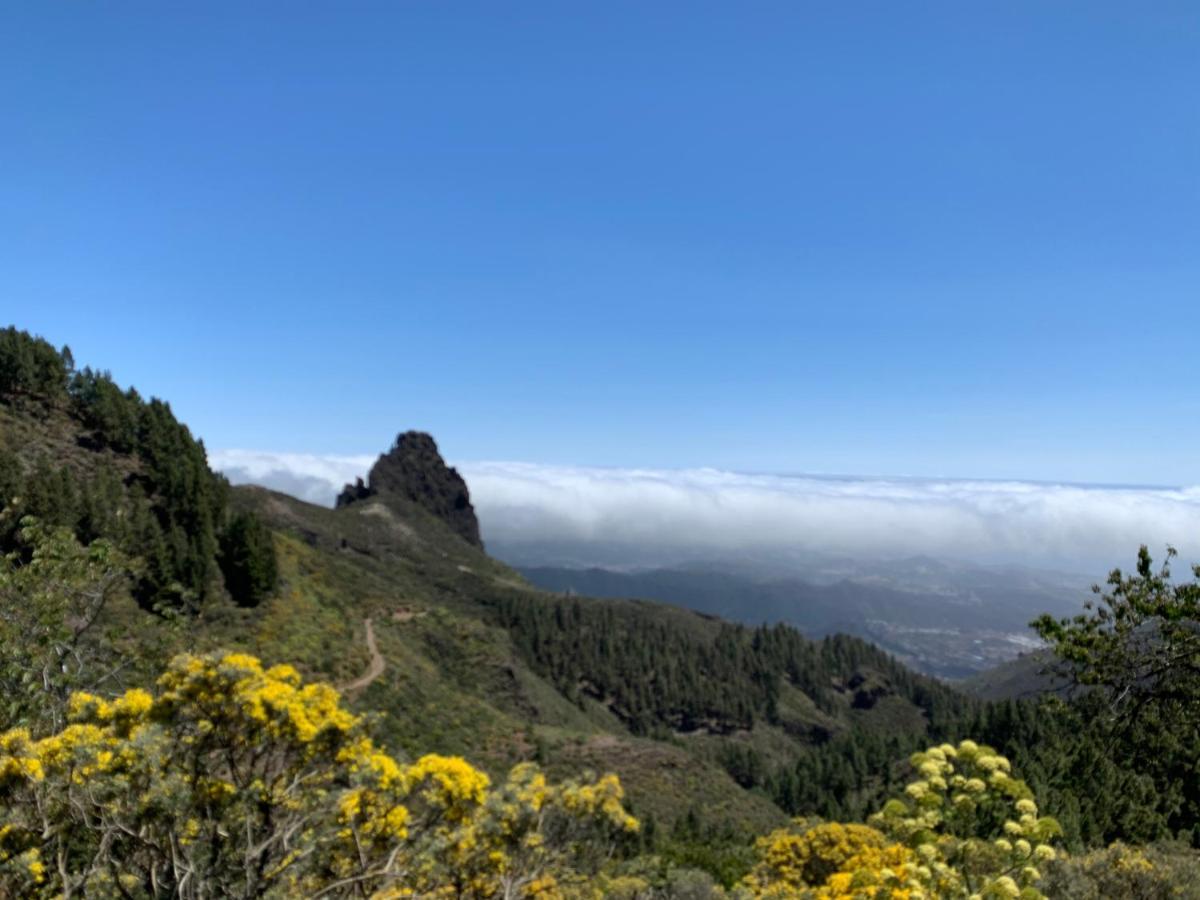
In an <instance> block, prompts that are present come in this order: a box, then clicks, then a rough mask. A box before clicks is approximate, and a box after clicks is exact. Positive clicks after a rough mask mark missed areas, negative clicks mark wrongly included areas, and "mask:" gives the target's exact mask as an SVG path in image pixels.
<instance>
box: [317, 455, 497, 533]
mask: <svg viewBox="0 0 1200 900" xmlns="http://www.w3.org/2000/svg"><path fill="white" fill-rule="evenodd" d="M374 496H379V497H381V498H382V499H384V500H386V499H387V498H388V497H389V496H391V497H402V498H404V499H405V500H409V501H411V502H413V503H416V504H417V505H419V506H421V507H422V508H424V509H426V510H428V511H429V512H431V513H433V514H434V515H435V516H437V517H438V518H439V519H441V520H442V521H444V522H445V523H446V524H448V525H449V526H450V527H451V528H452V529H454V531H455V532H456V533H457V534H458V535H460V536H461V537H462V538H463V539H464V540H466V541H467V542H468V543H471V544H474V545H475V546H476V547H482V546H483V541H482V540H481V539H480V537H479V520H478V519H476V518H475V508H474V507H473V506H471V496H470V494H469V493H468V492H467V483H466V482H465V481H463V478H462V476H461V475H459V474H458V471H457V470H456V469H452V468H450V467H449V466H447V465H446V462H445V460H443V459H442V455H441V454H440V453H439V452H438V448H437V444H436V443H434V440H433V438H432V437H430V436H429V435H428V434H425V433H424V432H421V431H406V432H405V433H404V434H402V435H400V436H399V437H397V438H396V443H395V444H393V445H392V449H391V450H389V451H388V452H387V453H385V454H383V455H382V456H381V457H379V459H377V460H376V461H375V465H374V466H372V467H371V471H370V473H369V474H368V475H367V483H366V484H365V485H364V484H363V481H362V479H361V478H359V479H357V482H356V483H355V484H348V485H346V487H345V488H344V489H343V490H342V493H341V494H340V495H339V496H338V498H337V505H338V507H339V508H340V507H343V506H349V505H350V504H352V503H355V502H357V501H359V500H365V499H366V498H368V497H374Z"/></svg>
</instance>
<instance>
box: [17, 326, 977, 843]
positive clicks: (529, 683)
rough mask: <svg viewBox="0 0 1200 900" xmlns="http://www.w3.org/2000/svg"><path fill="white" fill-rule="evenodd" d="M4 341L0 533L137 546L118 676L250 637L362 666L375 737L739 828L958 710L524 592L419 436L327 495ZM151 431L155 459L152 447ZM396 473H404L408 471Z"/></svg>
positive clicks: (796, 643) (881, 666) (787, 658)
mask: <svg viewBox="0 0 1200 900" xmlns="http://www.w3.org/2000/svg"><path fill="white" fill-rule="evenodd" d="M4 340H5V341H6V343H5V345H4V347H5V348H6V349H5V351H4V352H5V353H7V358H9V359H11V360H14V361H13V362H12V363H10V364H8V365H7V368H6V369H5V370H4V374H3V375H0V379H6V380H0V400H2V402H0V454H3V457H2V458H3V459H4V460H5V463H4V465H5V467H6V468H5V472H6V473H7V474H6V476H5V477H6V478H7V479H8V481H7V482H6V494H7V496H8V497H9V498H10V502H9V504H8V508H7V510H6V513H5V516H6V521H7V522H8V523H9V524H8V528H9V531H8V537H7V540H8V542H9V544H10V545H13V543H14V537H13V534H14V530H15V522H16V520H17V519H18V518H19V516H21V515H23V514H32V515H35V516H38V517H39V518H41V519H42V520H43V521H46V522H48V523H52V524H63V525H68V526H70V527H72V528H73V529H74V530H75V531H76V533H77V534H78V535H79V537H80V539H81V540H83V541H87V540H90V539H92V538H94V537H109V538H113V539H114V540H116V541H117V543H118V544H119V545H120V546H121V547H122V548H123V549H124V550H125V551H126V552H127V553H128V554H129V555H130V556H131V557H133V558H135V560H137V562H136V564H135V569H136V571H137V572H138V573H139V574H138V575H137V576H136V577H135V578H133V579H132V580H131V581H130V590H129V592H128V593H127V595H125V596H123V597H121V598H118V599H117V600H116V601H114V602H113V603H112V604H110V606H109V608H108V609H107V610H106V616H107V618H108V619H109V620H110V624H112V625H114V626H116V627H117V628H118V629H119V630H120V631H121V632H122V633H123V634H124V635H125V638H124V639H125V641H126V643H127V644H128V646H129V651H128V652H129V654H130V656H131V657H132V658H133V660H134V662H133V664H131V665H130V666H129V667H128V669H127V671H126V675H125V677H126V679H127V680H130V679H136V677H138V676H137V675H136V674H134V673H136V672H144V673H149V672H151V671H154V670H156V668H157V666H158V665H159V664H160V663H161V662H162V661H163V660H165V659H166V658H169V656H170V655H171V653H173V652H175V651H177V650H182V649H188V650H193V651H196V650H200V651H204V650H209V649H216V648H225V649H229V648H241V649H246V650H248V651H250V652H253V653H255V654H256V655H259V656H261V657H262V658H263V659H264V661H266V662H289V663H292V664H295V665H297V666H299V667H300V668H301V669H302V671H303V672H304V673H305V674H306V675H311V676H313V677H320V678H324V679H328V680H330V681H332V682H333V683H335V684H341V685H352V684H356V683H357V686H356V687H355V688H354V689H353V690H352V691H349V692H348V693H349V695H350V698H351V702H352V704H353V705H354V706H355V707H356V708H359V709H363V710H371V711H375V712H377V713H378V714H379V715H378V721H377V723H376V725H375V728H376V731H377V734H378V735H379V736H380V737H381V738H382V739H383V740H384V741H385V742H386V743H387V745H388V746H390V747H392V748H393V749H396V750H399V751H403V752H406V753H409V754H416V753H419V752H423V751H435V752H442V753H455V754H463V755H466V756H468V757H469V758H471V759H472V760H475V761H477V762H479V763H480V764H482V765H484V766H485V767H486V768H488V769H489V770H490V771H495V772H499V771H502V770H504V769H506V768H507V767H508V766H510V765H511V764H512V763H513V762H515V761H518V760H521V759H537V760H539V761H541V762H543V763H544V765H545V766H546V767H547V769H548V770H549V771H551V772H553V773H562V774H567V773H572V772H576V771H579V770H581V769H585V768H601V767H603V768H605V769H611V770H613V771H615V772H617V773H618V774H619V775H620V776H621V778H622V780H623V782H624V783H625V784H626V786H627V788H628V790H629V794H630V798H631V801H632V805H633V808H634V809H636V810H639V811H641V812H643V813H644V814H646V815H648V816H650V817H651V818H652V819H653V820H654V821H655V822H656V823H657V824H658V825H659V826H661V828H662V830H665V831H669V830H670V829H671V828H673V827H674V825H675V823H676V821H677V820H681V819H683V818H685V817H687V816H689V814H690V815H691V817H692V820H693V821H694V820H695V819H697V818H698V819H699V820H700V821H701V827H702V828H709V829H717V830H722V831H732V832H735V833H739V834H750V833H755V832H760V831H762V830H763V829H764V828H765V827H767V826H768V825H770V824H772V823H777V822H779V821H783V820H784V819H785V817H786V814H789V813H798V812H805V811H807V812H818V811H821V812H827V811H829V810H828V809H826V808H822V809H810V810H802V809H798V808H789V809H787V810H786V812H785V810H784V809H783V808H781V806H780V805H779V803H778V802H777V801H778V800H779V797H778V796H774V794H773V792H772V790H771V788H770V785H771V783H772V779H773V778H774V777H775V775H776V773H778V772H780V771H784V770H787V769H789V768H790V767H791V765H792V764H793V762H794V760H795V759H796V758H797V753H798V751H800V750H801V749H806V748H812V747H816V746H821V745H824V744H826V743H828V742H829V741H831V740H832V739H835V738H844V737H845V736H847V735H856V734H863V735H864V736H866V737H867V739H870V738H871V736H879V735H887V736H888V741H889V746H890V750H891V752H892V755H893V756H894V757H897V758H898V757H900V756H903V755H904V753H905V752H907V751H908V750H909V749H911V748H912V747H915V746H917V745H918V744H919V743H921V742H922V741H924V740H925V738H926V736H927V735H929V734H931V733H932V732H934V731H939V730H945V727H946V726H947V725H948V723H949V722H951V721H953V720H955V719H957V718H958V717H959V716H960V715H961V714H962V713H963V712H965V711H966V710H967V709H968V708H969V707H970V703H969V701H967V700H965V699H964V698H961V697H959V696H958V695H957V694H955V693H954V692H953V691H951V690H950V689H948V688H946V687H944V686H942V685H941V684H939V683H937V682H936V681H934V680H932V679H929V678H926V677H923V676H919V675H915V674H913V673H912V672H910V671H908V670H906V669H904V668H903V667H902V666H900V665H898V664H897V663H896V662H894V661H893V660H892V659H891V658H890V657H888V656H887V655H886V654H884V653H882V652H880V651H878V650H876V649H875V648H873V647H871V646H870V645H868V644H866V643H864V642H862V641H859V640H856V639H852V638H845V637H840V636H839V637H833V638H829V639H827V640H824V641H821V642H812V641H809V640H807V639H805V638H804V637H802V636H801V635H800V634H799V633H798V632H797V631H795V630H794V629H791V628H787V627H782V626H781V627H773V628H769V629H750V628H746V627H742V626H737V625H732V624H729V623H727V622H724V621H721V620H719V619H715V618H713V617H710V616H703V615H699V614H696V613H693V612H690V611H687V610H684V609H680V608H674V607H670V606H664V605H659V604H652V603H638V602H631V601H615V600H589V599H586V598H580V597H565V596H560V595H556V594H552V593H547V592H544V591H541V590H538V589H535V588H533V587H531V586H530V585H529V584H527V583H526V582H525V581H524V579H522V578H521V577H520V576H519V575H518V574H517V573H516V572H514V571H513V570H511V569H509V568H508V567H506V566H504V565H503V564H501V563H499V562H497V561H495V560H493V559H491V558H490V557H488V556H487V555H486V554H485V552H484V551H483V549H482V548H481V546H479V545H478V543H477V540H472V539H471V534H472V532H471V528H470V526H469V525H468V526H467V528H466V530H465V531H464V526H463V519H462V515H463V511H462V509H461V508H459V509H455V508H454V504H453V503H445V502H443V498H441V497H440V495H438V493H437V485H438V484H439V483H440V482H441V481H442V480H444V479H445V478H446V477H447V475H446V473H447V472H448V471H449V470H447V469H446V467H445V465H444V463H442V461H441V459H440V457H437V456H436V448H435V451H434V454H433V458H429V457H428V452H427V450H424V449H423V454H424V455H423V456H421V457H420V458H419V459H418V461H417V462H415V463H414V462H413V461H412V459H408V458H405V459H404V460H403V464H401V462H397V463H396V471H391V470H388V469H387V467H386V466H384V467H383V468H381V469H379V471H377V472H376V473H375V479H374V480H375V481H377V482H379V483H380V484H382V485H383V488H382V489H378V490H376V489H360V491H359V493H360V495H361V496H357V497H353V496H351V495H352V494H353V493H354V492H353V491H352V490H351V491H350V492H349V493H348V494H347V495H346V497H345V498H344V499H345V502H343V503H340V504H339V506H338V508H336V509H327V508H324V507H319V506H314V505H311V504H307V503H304V502H301V501H299V500H296V499H294V498H291V497H288V496H285V495H282V494H278V493H274V492H270V491H267V490H263V489H260V488H254V487H238V488H231V487H229V486H228V485H227V484H226V483H225V481H224V479H222V478H221V477H220V476H217V475H214V474H213V473H211V472H210V471H209V470H208V469H207V467H202V468H201V467H199V466H198V465H197V461H201V462H202V461H203V446H202V445H201V444H200V443H199V442H197V441H195V440H194V439H193V438H192V436H191V435H190V432H188V431H187V429H186V427H185V426H183V425H181V424H179V423H177V422H176V421H175V420H174V417H173V416H171V414H170V408H169V406H167V405H166V404H165V403H162V402H160V401H158V400H151V401H148V402H147V401H143V400H142V399H141V398H140V397H139V396H138V395H137V393H136V392H135V391H133V390H127V389H121V388H118V387H117V386H116V385H114V384H113V383H112V382H111V380H110V379H109V378H108V377H107V376H106V375H103V374H97V373H94V372H92V371H91V370H86V369H85V370H83V371H82V372H75V371H74V369H73V367H72V364H71V361H70V359H69V352H68V353H66V354H62V353H59V352H58V351H56V350H54V348H52V347H50V345H48V344H45V343H44V342H40V341H38V340H35V339H32V338H29V337H28V336H25V335H23V334H22V333H20V332H16V331H11V330H10V331H8V332H5V333H4ZM56 366H58V369H56V368H55V367H56ZM93 396H99V397H101V398H103V399H102V400H93V399H92V397H93ZM97 409H98V410H99V412H97ZM156 429H160V430H162V431H164V432H166V433H168V434H169V436H170V440H171V441H173V442H174V445H175V446H174V447H173V449H172V452H171V453H161V454H159V455H158V456H156V455H155V453H154V451H155V446H156V445H155V442H156V441H157V442H158V443H162V441H161V440H160V439H159V438H158V437H157V434H158V432H157V431H156ZM406 442H407V444H406ZM414 442H416V443H420V444H421V446H422V448H424V447H425V445H426V444H427V443H428V444H432V442H431V441H428V438H426V437H425V436H421V435H413V434H408V435H402V436H401V438H400V441H399V444H398V446H399V445H405V446H411V445H413V444H414ZM409 456H411V453H410V454H409ZM385 459H386V457H385ZM396 459H397V460H398V459H399V457H396ZM414 466H416V468H415V469H414ZM401 470H402V471H401ZM405 479H408V481H405ZM413 479H415V480H416V482H419V483H420V485H422V486H423V487H422V488H421V490H419V491H414V490H409V489H408V488H407V487H406V485H408V484H410V483H416V482H413ZM431 484H432V485H434V487H433V488H430V487H429V485H431ZM422 491H424V493H422ZM210 498H211V499H210ZM197 506H203V513H204V515H203V516H197V515H196V514H195V507H197ZM460 506H461V503H460ZM468 506H469V504H468ZM96 507H99V508H100V509H101V510H102V512H103V514H102V515H100V514H97V513H96V512H95V508H96ZM470 515H471V518H472V521H473V513H471V514H470ZM188 516H190V517H191V518H187V517H188ZM139 518H140V519H143V520H144V521H143V522H142V523H141V524H140V525H137V526H131V525H129V524H128V522H129V521H130V520H136V519H139ZM246 521H250V522H255V523H263V524H265V526H267V527H268V528H269V529H270V533H271V540H270V543H271V545H272V547H273V549H274V557H275V566H274V568H275V569H276V570H277V578H276V579H272V587H271V589H270V591H269V592H267V595H266V596H265V597H248V596H245V594H244V592H243V595H241V596H235V595H234V594H233V593H231V591H230V589H229V588H230V585H231V584H232V582H233V581H234V579H232V578H231V577H229V573H227V572H225V573H223V571H222V561H223V559H224V556H223V555H222V552H221V544H222V541H223V539H224V537H225V535H226V534H227V533H230V532H232V531H235V530H236V529H235V528H234V527H233V526H234V523H239V522H240V523H244V522H246ZM183 522H187V523H188V524H186V525H185V524H181V523H183ZM195 532H199V537H198V538H197V537H196V536H195ZM477 533H478V532H477V526H475V531H474V534H476V535H477ZM164 545H165V546H166V547H167V548H168V549H167V551H161V550H160V549H159V548H160V547H161V546H164ZM244 580H245V579H243V581H244ZM156 610H157V611H156ZM164 611H165V612H167V613H170V614H169V615H164ZM368 623H369V625H370V628H371V631H372V635H373V637H374V641H375V645H376V647H377V650H378V661H376V662H375V665H374V668H375V671H372V666H373V659H372V654H371V651H370V648H369V647H368V642H367V628H368ZM368 672H371V674H372V677H371V678H369V679H364V678H362V676H363V675H364V673H368ZM143 677H148V674H147V675H145V676H143ZM364 682H365V683H364ZM680 797H686V798H688V800H687V802H686V803H684V804H681V803H680V801H679V798H680ZM863 802H864V803H865V802H866V801H865V800H864V801H863ZM784 805H785V806H786V805H787V804H786V803H785V804H784Z"/></svg>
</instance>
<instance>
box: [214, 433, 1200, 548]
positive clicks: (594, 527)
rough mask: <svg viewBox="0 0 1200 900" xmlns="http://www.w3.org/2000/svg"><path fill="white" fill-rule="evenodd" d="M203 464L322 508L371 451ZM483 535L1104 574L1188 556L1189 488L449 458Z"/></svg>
mask: <svg viewBox="0 0 1200 900" xmlns="http://www.w3.org/2000/svg"><path fill="white" fill-rule="evenodd" d="M212 461H213V465H214V466H215V467H216V468H219V469H221V470H223V471H224V472H225V473H226V474H227V475H228V476H229V477H230V479H231V480H232V481H234V482H235V483H241V482H254V483H257V484H264V485H267V486H268V487H273V488H275V489H277V490H282V491H285V492H288V493H292V494H295V495H296V496H301V497H303V498H304V499H308V500H312V501H313V502H318V503H325V504H326V505H331V504H332V502H333V498H334V496H335V495H336V492H337V491H338V490H340V488H341V486H342V484H344V483H345V482H347V481H351V480H353V478H354V477H355V476H357V475H362V474H364V473H365V472H366V470H367V469H368V468H369V467H370V465H371V463H372V462H373V461H374V457H369V456H352V457H317V456H305V455H300V454H272V453H254V452H248V451H225V452H217V453H214V454H212ZM458 468H459V471H461V472H462V474H463V476H464V477H465V478H466V479H467V483H468V485H469V486H470V490H471V496H472V499H473V501H474V503H475V506H476V509H477V510H478V512H479V518H480V522H481V525H482V529H483V536H484V539H485V540H488V541H493V542H499V543H502V544H503V545H504V546H505V547H506V548H519V547H520V546H522V545H526V546H534V545H537V544H544V543H553V544H558V545H562V544H564V543H578V544H580V545H586V544H607V545H625V546H629V547H637V548H642V549H646V548H655V549H661V550H662V551H664V552H684V551H689V552H692V553H738V552H743V551H751V550H793V551H794V550H803V551H811V552H817V553H831V554H839V555H840V554H849V555H854V556H864V555H868V556H907V555H913V554H928V555H932V556H941V557H954V558H959V559H969V560H974V561H977V562H1021V563H1025V564H1027V565H1033V566H1045V567H1052V568H1071V569H1074V570H1080V571H1089V572H1098V571H1105V570H1107V569H1108V568H1110V567H1111V566H1113V565H1118V564H1119V565H1128V564H1129V563H1130V562H1132V559H1133V554H1134V552H1135V551H1136V549H1137V547H1138V545H1139V544H1142V543H1145V544H1148V545H1150V546H1151V548H1152V549H1157V550H1161V548H1163V547H1164V546H1165V545H1166V544H1168V543H1169V544H1172V545H1174V546H1176V547H1178V548H1179V550H1180V552H1181V556H1182V557H1183V559H1184V560H1185V561H1188V562H1190V561H1192V560H1193V559H1196V558H1197V553H1200V488H1196V487H1190V488H1124V487H1106V486H1086V485H1072V484H1044V483H1036V482H1020V481H983V480H980V481H968V480H933V479H907V478H905V479H901V478H827V477H813V476H782V475H747V474H740V473H734V472H724V471H718V470H714V469H688V470H660V469H605V468H589V467H574V466H545V465H535V464H528V463H512V462H473V463H470V462H469V463H460V464H458Z"/></svg>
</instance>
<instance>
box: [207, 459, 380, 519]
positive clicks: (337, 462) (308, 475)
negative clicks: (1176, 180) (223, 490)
mask: <svg viewBox="0 0 1200 900" xmlns="http://www.w3.org/2000/svg"><path fill="white" fill-rule="evenodd" d="M375 459H376V457H374V456H369V455H368V456H312V455H310V454H306V453H270V452H266V451H260V450H214V451H210V452H209V454H208V462H209V465H211V466H212V467H213V468H214V469H216V470H217V471H219V472H223V473H224V474H225V477H226V478H228V479H229V480H230V481H232V482H233V483H234V484H261V485H262V486H263V487H269V488H271V489H272V490H275V491H279V492H281V493H284V494H290V495H291V496H293V497H299V498H300V499H301V500H307V501H308V502H309V503H319V504H320V505H322V506H333V502H334V500H335V498H336V497H337V495H338V494H339V493H340V492H341V490H342V487H343V485H345V484H347V483H349V482H352V481H354V479H355V478H360V477H365V476H366V474H367V470H368V469H370V468H371V466H372V464H373V463H374V462H375Z"/></svg>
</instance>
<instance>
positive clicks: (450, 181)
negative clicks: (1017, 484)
mask: <svg viewBox="0 0 1200 900" xmlns="http://www.w3.org/2000/svg"><path fill="white" fill-rule="evenodd" d="M0 84H2V86H3V87H2V91H0V112H2V116H0V318H2V319H4V320H11V321H13V322H15V323H17V324H19V325H21V326H23V327H27V328H29V329H31V330H34V331H37V332H40V333H42V334H43V335H45V336H46V337H47V338H49V339H51V340H52V341H54V342H55V343H62V342H67V343H69V344H70V345H71V346H72V348H73V349H74V350H75V352H76V356H77V358H78V359H79V360H80V361H84V362H89V363H92V364H94V365H97V366H100V367H105V368H109V369H111V370H112V371H113V373H114V375H116V377H117V378H118V380H120V381H121V382H123V383H134V384H136V385H137V386H138V387H139V388H140V389H142V390H143V391H144V392H146V393H153V394H157V395H161V396H164V397H166V398H167V399H169V400H171V402H172V404H173V406H174V408H175V409H176V411H177V412H178V413H179V415H180V416H181V417H182V418H184V419H185V420H186V421H188V422H189V423H190V424H192V426H193V428H194V429H195V430H196V431H197V432H198V433H199V434H200V435H201V436H202V437H204V439H205V440H206V442H207V443H208V445H209V446H210V447H213V448H227V447H245V448H259V449H272V450H295V451H306V452H316V453H361V452H373V451H375V450H379V449H382V448H383V445H384V444H386V443H387V442H388V441H389V440H390V438H391V437H392V435H394V433H395V432H396V431H398V430H400V429H404V428H408V427H420V428H426V429H429V430H431V431H432V432H434V434H435V435H436V436H437V437H438V438H439V440H440V442H441V444H442V446H443V449H444V450H445V451H446V452H447V454H448V455H450V456H451V457H452V458H457V459H481V458H504V459H522V460H530V461H541V462H556V463H571V462H577V463H590V464H601V465H637V464H644V465H657V466H689V465H703V464H707V465H714V466H720V467H729V468H735V469H741V470H774V471H809V472H840V473H862V474H868V473H871V474H880V473H882V474H914V475H960V476H992V477H1028V478H1041V479H1073V480H1085V481H1115V482H1143V483H1144V482H1151V483H1193V484H1194V483H1200V453H1198V452H1197V450H1198V448H1200V392H1198V390H1197V388H1198V382H1200V378H1198V376H1200V362H1198V360H1200V356H1198V353H1197V342H1198V340H1200V6H1197V4H1195V3H1194V2H1186V3H1169V2H1160V3H1152V4H1146V3H1135V2H1129V3H1124V4H1113V3H1100V2H1090V3H1082V2H1080V3H1066V2H1064V3H1045V2H1041V0H1038V2H1028V3H1020V2H1003V3H1000V2H996V3H973V2H972V3H963V2H961V0H956V2H950V3H944V4H942V3H916V4H898V3H894V2H876V3H822V4H817V3H799V2H795V0H789V2H780V3H756V2H746V3H740V2H739V3H732V2H730V3H721V4H708V3H697V2H686V3H666V2H663V3H646V2H636V3H635V2H629V3H626V2H604V3H592V4H581V3H562V2H547V3H522V2H514V3H494V2H488V3H433V2H428V3H418V2H386V3H378V4H361V3H299V2H295V0H289V2H285V3H268V2H254V3H246V2H231V3H221V2H214V0H205V2H192V3H170V4H163V3H120V2H117V3H8V4H5V5H4V7H3V10H2V11H0Z"/></svg>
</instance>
